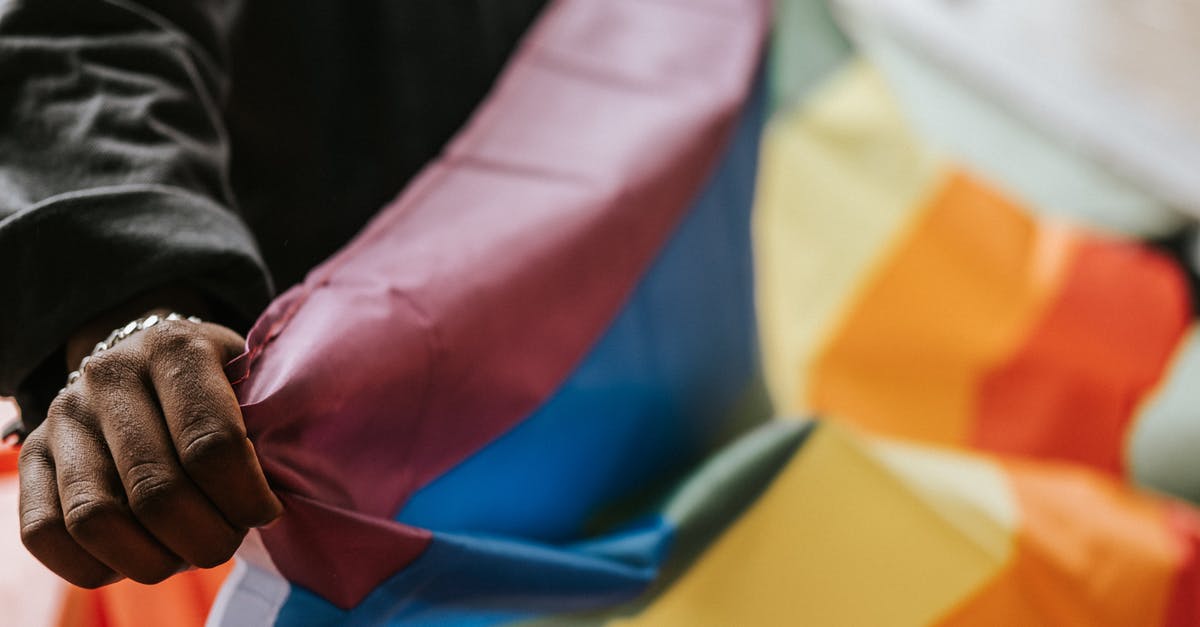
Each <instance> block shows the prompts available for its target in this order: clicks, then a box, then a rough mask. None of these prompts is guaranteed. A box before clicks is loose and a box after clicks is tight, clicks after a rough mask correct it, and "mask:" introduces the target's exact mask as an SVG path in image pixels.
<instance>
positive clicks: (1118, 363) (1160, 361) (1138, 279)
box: [972, 240, 1191, 473]
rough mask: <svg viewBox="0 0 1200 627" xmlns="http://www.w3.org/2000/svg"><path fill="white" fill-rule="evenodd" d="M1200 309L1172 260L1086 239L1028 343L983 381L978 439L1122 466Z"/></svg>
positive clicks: (1005, 448)
mask: <svg viewBox="0 0 1200 627" xmlns="http://www.w3.org/2000/svg"><path fill="white" fill-rule="evenodd" d="M1190 311H1191V303H1190V300H1189V294H1188V286H1187V283H1186V280H1185V277H1184V276H1183V273H1182V272H1181V271H1180V270H1179V269H1178V268H1177V267H1176V266H1175V265H1174V263H1173V262H1172V261H1171V260H1170V259H1168V258H1167V257H1165V256H1163V255H1161V254H1159V253H1157V252H1155V251H1152V250H1150V249H1148V248H1145V247H1142V246H1139V245H1136V244H1132V243H1128V242H1118V241H1109V240H1090V241H1087V242H1085V243H1083V244H1082V245H1081V246H1080V247H1079V252H1078V254H1077V255H1076V256H1075V257H1074V261H1073V262H1072V263H1071V266H1070V272H1069V274H1068V278H1067V280H1066V281H1064V283H1063V288H1062V290H1061V291H1060V292H1059V294H1058V295H1057V296H1056V297H1055V299H1054V301H1053V303H1052V304H1051V306H1050V307H1049V309H1048V311H1047V312H1046V314H1045V315H1044V317H1043V318H1042V320H1041V322H1039V323H1038V325H1037V326H1036V328H1035V329H1034V330H1033V332H1032V333H1031V334H1030V335H1029V337H1028V340H1027V341H1026V342H1025V344H1024V346H1022V347H1021V349H1020V350H1019V351H1018V352H1017V353H1016V354H1015V355H1014V356H1013V358H1012V359H1011V360H1008V362H1007V363H1005V364H1004V365H1003V366H1001V367H999V368H997V369H995V370H994V371H992V372H991V373H989V374H988V375H987V376H986V377H985V378H984V380H983V381H982V384H981V386H980V388H979V407H978V418H977V421H976V427H975V432H974V434H973V437H972V444H973V445H974V446H978V447H980V448H983V449H987V450H993V451H999V452H1004V453H1015V454H1022V455H1032V456H1037V457H1050V458H1058V459H1064V460H1071V461H1075V462H1079V463H1083V464H1086V465H1089V466H1093V467H1097V468H1101V469H1103V470H1106V471H1109V472H1113V473H1118V472H1121V471H1122V470H1123V466H1124V462H1123V451H1124V439H1125V432H1126V430H1127V428H1128V426H1129V422H1130V420H1131V418H1132V416H1133V415H1134V412H1135V410H1136V406H1137V404H1138V402H1139V401H1141V399H1142V398H1143V397H1144V396H1145V395H1146V394H1147V393H1148V392H1149V391H1150V390H1151V388H1152V387H1153V386H1154V385H1155V383H1156V382H1157V381H1158V379H1159V378H1160V377H1161V376H1162V373H1163V369H1164V368H1165V367H1166V365H1167V363H1168V361H1169V360H1170V359H1171V355H1172V354H1173V351H1174V349H1175V347H1176V346H1177V345H1178V343H1179V341H1180V339H1181V338H1182V337H1183V334H1184V333H1185V332H1186V330H1187V325H1188V322H1189V319H1190Z"/></svg>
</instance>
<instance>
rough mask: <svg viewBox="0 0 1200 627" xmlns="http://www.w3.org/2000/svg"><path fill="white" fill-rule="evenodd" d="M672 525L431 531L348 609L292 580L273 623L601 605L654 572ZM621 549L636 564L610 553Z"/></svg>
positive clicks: (449, 618)
mask: <svg viewBox="0 0 1200 627" xmlns="http://www.w3.org/2000/svg"><path fill="white" fill-rule="evenodd" d="M672 532H673V529H672V527H671V525H670V524H668V523H667V522H666V521H665V520H664V519H663V518H661V517H655V518H652V519H649V520H648V521H646V525H645V526H643V527H640V528H637V529H633V530H629V531H626V532H624V533H620V534H614V535H612V536H610V537H608V538H605V539H603V540H598V541H590V542H588V543H586V544H579V545H575V546H565V547H552V546H541V545H537V544H533V543H528V542H522V541H514V540H510V539H501V538H488V537H483V536H478V535H474V536H467V535H457V534H443V533H438V534H434V537H433V541H432V542H431V543H430V545H429V548H428V549H427V550H426V551H425V552H424V553H423V554H422V555H421V557H419V558H417V560H416V561H414V562H413V563H412V564H410V565H409V566H408V567H407V568H405V569H404V570H403V571H401V572H400V573H398V574H396V575H395V576H393V577H391V578H390V579H388V580H387V581H386V582H384V583H383V584H381V585H380V586H379V587H378V588H376V589H375V591H374V592H372V593H371V595H370V596H368V597H367V598H366V599H364V600H363V602H362V603H360V604H359V605H358V606H357V607H355V608H354V609H352V610H350V611H345V610H340V609H338V608H336V607H334V606H333V605H331V604H329V603H328V602H326V601H324V600H323V599H321V598H320V597H318V596H316V595H315V594H313V593H311V592H308V591H307V590H304V589H301V588H296V587H293V588H292V591H291V593H290V594H289V596H288V599H287V601H286V602H285V604H284V606H283V608H282V609H281V610H280V614H279V617H278V619H277V621H276V624H278V625H382V624H387V625H443V624H445V625H450V624H453V625H492V624H499V623H506V622H511V621H515V620H520V619H525V618H533V617H536V616H539V615H543V614H558V613H564V612H577V611H584V610H590V609H597V608H603V607H608V606H611V605H615V604H618V603H621V602H623V601H627V600H629V599H631V598H633V597H635V596H637V595H638V594H639V593H640V592H641V591H642V590H644V589H645V587H646V586H647V585H649V584H650V582H651V581H653V579H654V576H655V574H656V573H657V565H658V563H659V561H660V560H661V559H662V557H663V556H664V555H665V553H666V549H667V547H668V546H669V544H670V541H671V538H672ZM630 552H633V553H636V554H637V555H640V556H648V557H650V559H649V560H647V561H645V562H643V563H627V562H625V561H623V560H621V559H614V558H615V557H619V556H622V555H627V554H629V553H630Z"/></svg>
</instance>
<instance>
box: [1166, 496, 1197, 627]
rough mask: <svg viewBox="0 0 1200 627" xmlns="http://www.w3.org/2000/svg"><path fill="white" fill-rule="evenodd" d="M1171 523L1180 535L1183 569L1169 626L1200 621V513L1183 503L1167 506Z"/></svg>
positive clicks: (1190, 625) (1174, 587)
mask: <svg viewBox="0 0 1200 627" xmlns="http://www.w3.org/2000/svg"><path fill="white" fill-rule="evenodd" d="M1167 523H1168V525H1169V526H1170V528H1171V530H1172V531H1173V532H1174V533H1175V534H1176V535H1177V536H1178V537H1179V542H1180V546H1181V549H1182V550H1181V556H1180V557H1181V559H1180V565H1179V572H1178V573H1177V574H1176V576H1175V581H1174V582H1173V584H1172V586H1171V596H1170V598H1169V600H1168V605H1167V612H1166V616H1165V617H1164V620H1163V625H1164V626H1165V627H1194V626H1195V625H1200V513H1197V512H1196V510H1195V509H1193V508H1192V507H1190V506H1188V505H1184V504H1182V503H1171V504H1170V505H1168V507H1167Z"/></svg>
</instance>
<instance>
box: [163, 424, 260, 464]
mask: <svg viewBox="0 0 1200 627" xmlns="http://www.w3.org/2000/svg"><path fill="white" fill-rule="evenodd" d="M243 439H245V434H243V433H241V432H240V430H238V429H235V428H233V427H232V426H222V427H210V428H207V429H205V430H203V431H200V430H197V432H196V434H195V435H192V436H191V437H189V438H187V439H186V441H185V442H184V444H183V446H181V447H180V448H179V460H180V462H182V463H183V467H184V468H187V469H189V470H190V469H195V468H198V467H205V466H208V465H209V464H212V463H213V462H215V461H224V460H227V459H230V458H231V457H232V456H233V454H235V453H236V452H237V451H238V449H239V448H240V447H241V446H242V440H243Z"/></svg>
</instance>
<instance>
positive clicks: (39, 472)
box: [19, 431, 120, 588]
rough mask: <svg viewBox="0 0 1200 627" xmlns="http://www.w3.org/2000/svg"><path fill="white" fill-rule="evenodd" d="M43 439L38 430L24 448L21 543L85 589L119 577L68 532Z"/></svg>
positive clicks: (56, 484) (38, 557)
mask: <svg viewBox="0 0 1200 627" xmlns="http://www.w3.org/2000/svg"><path fill="white" fill-rule="evenodd" d="M43 438H44V433H43V432H41V431H36V432H34V433H33V434H32V435H31V436H30V437H29V438H28V439H27V440H26V441H25V444H24V445H23V446H22V447H21V458H20V464H21V473H20V482H21V498H20V505H19V509H20V521H21V542H22V543H23V544H24V545H25V548H26V549H28V550H29V552H30V553H31V554H32V555H33V556H34V557H36V558H37V559H38V560H39V561H41V562H42V563H43V564H45V565H46V566H47V567H48V568H49V569H50V570H53V571H54V572H56V573H58V574H59V575H60V576H62V577H63V578H64V579H66V580H67V581H69V582H71V583H73V584H75V585H77V586H80V587H82V588H98V587H100V586H103V585H106V584H109V583H112V582H114V581H116V580H118V579H120V575H118V574H117V573H116V572H115V571H114V570H113V569H111V568H109V567H108V566H106V565H105V564H104V563H103V562H101V561H100V560H98V559H96V558H95V557H92V555H91V553H88V552H87V551H86V550H85V549H84V548H83V547H82V546H80V545H79V544H78V543H77V542H76V541H75V539H74V538H73V537H72V536H71V534H70V533H69V532H68V531H67V525H66V523H65V521H64V520H63V515H62V508H61V506H60V502H59V498H58V480H57V478H56V477H55V476H54V463H53V458H52V457H51V455H50V451H49V449H48V448H47V446H46V443H45V440H44V439H43Z"/></svg>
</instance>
